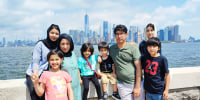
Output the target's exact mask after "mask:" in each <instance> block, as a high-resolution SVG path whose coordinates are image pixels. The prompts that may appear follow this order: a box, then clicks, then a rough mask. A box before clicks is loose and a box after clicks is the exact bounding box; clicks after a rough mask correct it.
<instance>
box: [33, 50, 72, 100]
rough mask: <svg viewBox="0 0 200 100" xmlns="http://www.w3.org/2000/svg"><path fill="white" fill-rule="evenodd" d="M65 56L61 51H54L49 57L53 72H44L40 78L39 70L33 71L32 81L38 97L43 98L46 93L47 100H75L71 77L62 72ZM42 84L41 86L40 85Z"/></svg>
mask: <svg viewBox="0 0 200 100" xmlns="http://www.w3.org/2000/svg"><path fill="white" fill-rule="evenodd" d="M63 58H64V55H63V53H62V52H61V51H60V50H55V49H54V50H52V51H50V52H49V53H48V55H47V61H48V62H49V65H50V67H51V70H49V71H44V72H43V73H42V75H41V77H40V79H39V78H38V69H36V70H35V69H33V72H34V73H33V74H31V80H32V82H33V85H34V88H35V92H36V94H37V95H38V96H42V95H43V94H44V92H45V100H68V98H69V100H74V96H73V91H72V88H71V81H72V78H71V76H70V75H69V74H68V73H67V72H65V71H62V70H60V67H61V64H62V61H63ZM39 83H40V84H39Z"/></svg>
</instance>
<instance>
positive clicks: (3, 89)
mask: <svg viewBox="0 0 200 100" xmlns="http://www.w3.org/2000/svg"><path fill="white" fill-rule="evenodd" d="M169 70H170V87H169V89H170V90H169V97H168V100H182V99H184V100H185V99H189V100H190V99H192V100H199V99H200V66H197V67H182V68H169ZM24 82H25V78H24V79H11V80H0V98H1V100H30V95H29V91H28V90H27V88H26V85H25V83H24ZM108 94H109V95H112V86H111V85H110V84H109V85H108ZM96 97H97V94H96V91H95V87H94V85H93V84H92V83H90V90H89V93H88V98H96Z"/></svg>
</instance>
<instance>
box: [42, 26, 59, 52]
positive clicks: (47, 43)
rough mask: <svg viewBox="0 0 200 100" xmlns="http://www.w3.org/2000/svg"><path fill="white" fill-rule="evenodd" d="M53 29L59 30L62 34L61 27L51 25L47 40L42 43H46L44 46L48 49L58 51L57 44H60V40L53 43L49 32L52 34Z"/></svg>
mask: <svg viewBox="0 0 200 100" xmlns="http://www.w3.org/2000/svg"><path fill="white" fill-rule="evenodd" d="M52 29H56V30H58V31H59V34H60V28H59V26H58V25H55V24H51V26H49V28H48V29H47V38H46V39H44V40H41V41H42V42H43V43H44V45H45V46H46V47H47V48H48V49H50V50H52V49H56V47H57V43H58V40H56V41H51V39H50V38H49V32H50V31H51V30H52Z"/></svg>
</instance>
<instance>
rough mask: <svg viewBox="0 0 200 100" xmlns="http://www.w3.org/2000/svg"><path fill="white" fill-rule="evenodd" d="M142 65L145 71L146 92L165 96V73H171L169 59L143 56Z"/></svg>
mask: <svg viewBox="0 0 200 100" xmlns="http://www.w3.org/2000/svg"><path fill="white" fill-rule="evenodd" d="M141 63H142V68H143V69H144V88H145V90H146V91H148V92H149V93H152V94H163V92H164V90H165V84H164V81H165V73H169V70H168V62H167V58H165V57H164V56H159V57H146V56H142V57H141Z"/></svg>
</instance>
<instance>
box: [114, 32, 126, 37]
mask: <svg viewBox="0 0 200 100" xmlns="http://www.w3.org/2000/svg"><path fill="white" fill-rule="evenodd" d="M124 34H125V32H121V33H115V36H122V35H124Z"/></svg>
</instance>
